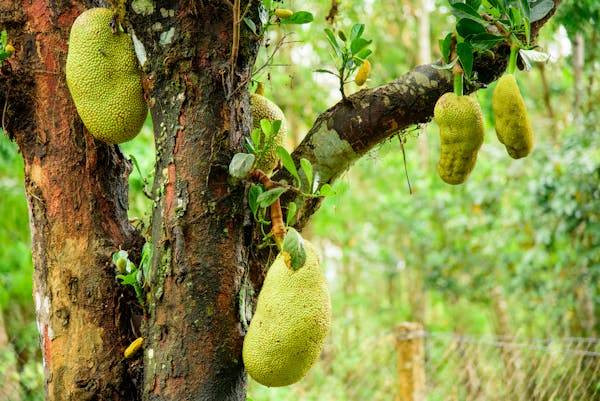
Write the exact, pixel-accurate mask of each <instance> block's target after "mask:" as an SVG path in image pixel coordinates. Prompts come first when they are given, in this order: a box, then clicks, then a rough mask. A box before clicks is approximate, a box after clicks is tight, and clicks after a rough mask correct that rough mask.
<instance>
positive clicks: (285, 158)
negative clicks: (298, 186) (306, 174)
mask: <svg viewBox="0 0 600 401" xmlns="http://www.w3.org/2000/svg"><path fill="white" fill-rule="evenodd" d="M276 152H277V156H279V159H280V160H281V164H283V167H285V169H286V170H287V171H289V173H290V174H291V175H292V177H294V178H295V179H296V180H298V183H300V176H299V175H298V170H297V169H296V165H295V164H294V160H293V159H292V156H290V154H289V152H288V151H287V150H286V149H285V148H284V147H283V146H278V147H277V150H276Z"/></svg>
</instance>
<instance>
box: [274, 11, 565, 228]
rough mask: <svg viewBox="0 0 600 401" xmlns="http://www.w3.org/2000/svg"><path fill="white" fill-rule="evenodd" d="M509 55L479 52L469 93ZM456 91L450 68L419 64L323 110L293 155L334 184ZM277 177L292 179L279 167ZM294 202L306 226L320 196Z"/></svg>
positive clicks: (536, 25) (496, 74)
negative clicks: (356, 162) (360, 159)
mask: <svg viewBox="0 0 600 401" xmlns="http://www.w3.org/2000/svg"><path fill="white" fill-rule="evenodd" d="M554 3H555V7H554V9H553V10H552V11H551V12H550V13H549V14H548V15H547V16H546V17H545V18H544V19H543V20H541V21H538V22H536V23H534V24H533V26H532V33H533V35H534V36H535V35H536V34H537V32H538V31H539V29H540V28H541V26H542V25H543V24H544V23H545V22H546V21H547V20H548V19H549V18H550V17H551V16H552V15H553V14H554V12H555V10H556V7H558V4H559V3H560V0H554ZM509 53H510V49H509V47H508V45H502V46H500V47H499V48H498V49H496V52H495V54H494V55H493V56H492V55H485V54H484V55H481V56H479V57H478V58H477V59H476V60H475V66H474V70H475V71H476V73H477V80H478V83H479V85H477V86H471V87H469V88H466V89H467V91H468V92H473V91H475V90H477V89H479V88H481V87H485V86H486V85H488V84H489V83H491V82H493V81H495V80H496V79H498V78H499V77H500V76H501V75H502V73H503V72H504V70H505V69H506V65H507V61H508V56H509ZM451 91H452V75H451V73H450V72H449V71H446V70H440V69H436V68H434V66H433V65H422V66H419V67H416V68H415V69H413V70H412V71H409V72H408V73H406V74H405V75H403V76H402V77H400V78H399V79H397V80H395V81H393V82H391V83H389V84H387V85H384V86H381V87H378V88H374V89H367V90H362V91H360V92H358V93H356V94H354V95H352V96H350V97H349V98H348V99H347V100H346V101H344V100H343V101H341V102H339V103H338V104H336V105H335V106H333V107H332V108H330V109H329V110H327V111H326V112H324V113H323V114H321V115H320V116H319V117H318V118H317V120H316V122H315V124H314V125H313V127H312V128H311V129H310V131H309V133H308V134H307V135H306V137H305V138H304V140H303V141H302V143H301V144H300V145H299V146H298V147H297V148H296V150H295V151H294V152H293V154H292V157H293V159H294V161H296V162H298V161H299V160H300V159H301V158H306V159H308V160H310V161H311V163H312V164H313V166H314V168H315V170H316V171H317V172H318V173H319V176H320V178H321V185H323V184H325V183H329V184H330V183H332V182H333V181H334V180H335V179H336V178H337V177H339V176H340V175H341V174H342V173H343V172H344V171H346V170H347V169H348V168H349V167H350V165H351V164H352V163H354V162H355V161H356V160H358V159H359V158H360V157H362V156H363V155H364V154H366V153H367V152H368V151H369V150H371V149H372V148H373V147H374V146H375V145H377V144H379V143H381V142H383V141H384V140H386V139H388V138H390V137H392V136H393V135H394V134H396V133H397V132H399V131H402V130H404V129H406V128H408V127H409V126H411V125H414V124H420V123H426V122H428V121H429V120H430V119H431V117H432V116H433V108H434V106H435V103H436V102H437V100H438V99H439V98H440V96H442V95H443V94H444V93H446V92H451ZM274 179H275V180H279V179H287V180H289V179H290V177H289V176H288V175H287V174H286V172H285V171H279V172H278V173H277V174H276V175H275V178H274ZM294 198H295V199H294ZM291 200H295V201H296V203H297V204H298V205H302V207H301V208H300V211H299V215H298V217H299V219H298V224H297V225H298V226H299V228H302V226H304V224H306V222H307V220H308V219H309V218H310V216H311V215H312V214H313V213H314V212H315V211H316V210H317V209H318V207H319V205H320V200H319V199H299V198H298V197H297V196H296V195H295V194H287V197H286V199H285V200H284V204H286V203H287V202H289V201H291Z"/></svg>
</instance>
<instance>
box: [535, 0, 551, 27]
mask: <svg viewBox="0 0 600 401" xmlns="http://www.w3.org/2000/svg"><path fill="white" fill-rule="evenodd" d="M553 8H554V1H552V0H541V1H538V2H536V3H535V5H533V6H532V7H531V12H530V19H531V22H536V21H539V20H541V19H542V18H544V17H545V16H546V15H548V13H549V12H550V11H552V9H553Z"/></svg>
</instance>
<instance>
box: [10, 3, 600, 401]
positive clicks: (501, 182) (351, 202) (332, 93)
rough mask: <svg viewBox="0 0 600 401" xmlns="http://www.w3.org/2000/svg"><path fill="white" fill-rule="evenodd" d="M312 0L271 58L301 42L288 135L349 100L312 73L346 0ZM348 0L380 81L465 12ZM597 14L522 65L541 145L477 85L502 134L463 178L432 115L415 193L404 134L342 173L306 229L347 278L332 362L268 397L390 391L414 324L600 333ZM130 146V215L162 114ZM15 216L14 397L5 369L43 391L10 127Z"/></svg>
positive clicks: (587, 9) (488, 142) (293, 59)
mask: <svg viewBox="0 0 600 401" xmlns="http://www.w3.org/2000/svg"><path fill="white" fill-rule="evenodd" d="M303 3H305V2H302V3H301V2H300V1H297V0H296V1H291V2H287V6H289V7H290V8H295V7H294V6H296V5H297V6H298V7H301V8H302V9H307V10H309V11H311V12H312V13H313V14H314V15H315V21H314V22H313V23H312V24H308V25H302V26H295V27H293V28H290V27H283V28H281V29H279V28H277V29H274V30H273V31H272V32H271V36H270V39H269V43H270V45H269V46H268V47H267V48H266V49H263V50H262V52H263V53H262V54H261V59H260V60H259V62H258V63H257V66H258V67H259V66H260V65H262V63H264V61H265V60H266V58H267V55H268V54H270V53H271V52H272V51H273V49H274V47H275V46H276V44H277V43H278V42H279V41H280V40H283V41H284V42H286V44H284V45H283V46H282V47H281V50H280V51H279V52H278V53H277V54H276V55H275V57H274V62H273V63H274V66H271V67H269V68H266V69H263V71H262V72H261V74H259V76H257V77H256V78H257V79H259V80H262V81H264V82H265V86H266V96H267V97H270V98H271V99H273V100H274V101H275V102H276V103H277V104H278V105H279V106H280V107H281V108H282V109H283V110H284V112H285V114H286V116H287V118H288V120H289V124H290V128H291V129H290V132H291V134H290V137H289V138H288V144H287V145H288V146H289V148H290V149H292V148H293V147H294V146H295V145H296V144H297V143H299V141H300V140H301V139H302V136H303V135H304V134H305V133H306V132H307V130H308V129H309V127H310V126H311V125H312V123H313V121H314V119H315V118H316V116H317V115H318V114H319V113H320V112H322V111H324V110H326V109H327V108H328V107H330V106H332V105H333V104H334V103H335V102H337V101H338V100H339V99H340V94H339V91H338V90H337V82H336V81H335V78H333V77H330V76H328V75H326V74H319V73H315V72H314V70H315V69H317V68H326V67H329V66H331V58H330V55H329V49H328V44H327V42H326V38H325V35H324V34H323V29H324V28H326V27H331V20H329V21H326V16H327V15H328V13H329V12H330V8H331V3H332V2H331V1H330V0H322V1H319V2H317V1H313V2H307V3H308V4H307V5H305V4H303ZM334 3H338V13H337V14H336V16H335V18H334V19H333V27H334V28H343V29H345V30H347V29H348V28H349V27H350V26H351V25H352V24H353V23H356V22H362V23H364V24H365V25H366V30H365V34H364V36H365V37H366V38H370V39H373V40H374V46H373V47H374V54H373V56H372V57H371V62H372V64H373V72H372V74H371V79H370V81H369V82H368V85H369V86H370V87H374V86H377V85H380V84H383V83H386V82H389V81H390V80H393V79H394V78H396V77H398V76H400V75H401V74H403V73H404V72H406V71H407V70H408V69H410V68H412V67H414V66H415V65H418V64H421V63H427V62H431V61H433V60H436V59H438V58H439V50H438V48H437V40H438V39H439V38H441V37H442V36H443V35H445V34H446V33H447V29H448V27H451V26H453V17H452V16H451V15H450V13H449V9H448V6H447V1H446V0H394V1H375V0H338V1H337V2H334ZM599 21H600V3H599V2H597V1H595V0H586V1H578V0H569V1H563V5H562V6H561V7H560V9H559V12H558V15H557V17H555V18H554V19H553V20H552V21H551V22H550V23H548V24H547V25H546V26H545V27H544V28H543V30H542V32H541V35H540V38H539V44H540V46H541V47H542V48H543V49H545V50H546V51H547V52H549V53H550V55H551V61H550V62H549V63H546V64H544V65H538V66H535V67H534V69H533V70H532V71H530V72H527V73H526V72H521V73H519V74H518V79H519V84H520V86H521V90H522V92H523V94H524V97H525V100H526V103H527V106H528V109H529V112H530V115H531V118H532V119H533V123H534V127H535V131H536V134H537V147H536V150H535V151H534V153H533V155H532V156H531V157H529V158H527V159H524V160H519V161H515V160H512V159H510V158H509V157H508V155H507V154H506V151H505V150H504V147H503V146H502V145H501V144H500V143H499V142H498V140H497V139H496V136H495V132H494V130H493V121H491V120H490V118H491V93H492V90H491V89H486V90H481V91H479V92H478V93H477V95H476V96H477V97H478V99H479V101H480V103H481V105H482V109H483V110H484V114H485V116H486V118H487V119H488V120H487V121H486V126H487V134H486V135H487V136H486V139H485V143H484V146H483V148H482V150H481V152H480V156H479V160H478V162H477V166H476V168H475V171H474V172H473V174H472V175H471V177H470V179H469V180H468V181H467V183H466V184H465V185H462V186H458V187H453V186H449V185H446V184H444V183H443V182H442V181H441V179H440V178H439V177H438V175H437V173H436V170H435V164H436V163H437V158H438V149H439V143H438V128H437V127H436V126H435V125H433V124H430V125H427V126H424V127H414V128H413V129H411V131H410V134H409V137H408V141H407V143H406V145H405V150H406V157H407V165H406V168H407V172H408V176H409V177H410V182H411V184H412V190H413V193H412V194H410V193H409V190H408V186H407V180H406V173H405V169H404V164H403V154H402V151H401V147H400V143H399V141H398V139H397V138H396V139H393V140H390V141H389V142H387V143H385V144H383V145H381V146H379V147H378V148H377V149H375V150H373V151H372V152H370V154H368V155H367V156H366V157H364V158H363V159H361V160H360V161H359V162H358V163H356V165H354V166H353V167H352V168H351V169H350V171H349V172H348V173H346V174H345V175H344V176H343V177H342V178H341V179H340V180H339V181H338V182H337V184H336V185H335V190H336V193H337V194H336V195H335V196H333V197H331V198H328V199H327V200H326V201H325V203H324V204H323V207H322V208H321V210H320V211H319V212H318V214H317V216H316V217H315V219H314V220H313V223H312V224H311V225H310V226H309V227H308V228H307V229H306V231H305V236H307V237H309V238H311V239H312V241H314V242H315V243H317V244H318V245H319V246H320V249H321V253H322V255H323V260H324V262H323V266H324V268H325V269H326V271H327V276H328V278H329V283H330V288H331V292H332V301H333V329H332V333H331V335H330V338H329V340H328V344H327V346H326V349H325V352H324V353H323V356H322V360H321V362H320V363H319V365H318V366H317V367H316V368H315V369H313V371H312V372H311V373H310V374H309V376H308V377H307V378H306V379H305V380H303V381H301V382H300V383H299V384H297V385H294V386H291V387H289V388H283V389H267V388H264V387H261V386H259V385H257V384H255V383H251V386H250V393H249V394H250V396H251V397H252V399H254V401H267V400H278V401H284V400H321V401H325V400H363V399H369V400H375V399H381V400H384V399H390V398H391V395H390V393H389V392H388V393H386V392H383V389H389V388H393V381H394V380H395V379H394V376H393V369H394V367H393V366H392V365H390V364H393V358H392V359H390V355H393V352H394V350H393V344H392V345H390V343H389V342H385V343H384V344H383V345H382V344H381V343H380V342H379V341H380V339H381V338H385V336H386V335H388V334H389V333H391V332H392V331H393V329H394V327H395V326H396V325H398V324H399V323H400V322H403V321H416V322H422V323H424V325H425V327H426V328H427V330H428V331H432V332H452V333H463V334H465V333H466V334H469V335H514V336H523V337H528V338H532V337H535V338H555V337H599V336H600V334H599V332H600V288H599V283H600V280H599V278H600V277H599V276H600V186H599V184H600V147H599V146H598V145H599V143H600V138H599V135H598V123H599V122H600V111H599V110H598V108H597V104H598V101H599V100H600V91H598V85H599V82H598V76H600V75H599V70H600V54H598V48H597V47H598V44H597V43H598V36H599V33H600V28H599V26H598V23H599ZM492 88H493V86H492ZM348 89H349V90H350V92H352V91H356V90H357V88H355V87H349V88H348ZM122 149H123V152H124V153H125V154H130V155H133V156H134V157H135V159H136V160H137V161H138V164H139V166H140V172H138V171H135V170H134V172H133V173H132V174H131V177H130V184H131V185H130V188H131V193H130V209H131V214H130V215H131V218H132V219H142V220H144V221H147V219H148V211H149V207H150V202H149V201H148V200H147V199H146V198H145V197H144V195H143V191H142V189H143V186H144V180H149V181H150V182H151V180H152V174H153V172H152V170H153V164H154V145H153V139H152V130H151V122H150V121H148V122H147V124H146V126H145V127H144V129H143V132H142V133H141V134H140V135H139V136H138V137H137V138H136V139H135V140H133V141H131V142H129V143H127V144H125V145H124V146H122ZM0 216H2V219H1V223H0V309H1V312H2V313H0V393H1V392H2V390H1V387H2V380H4V383H5V385H6V386H8V385H9V384H10V385H12V386H15V388H17V387H18V388H17V390H15V391H17V392H19V393H20V395H21V397H22V398H21V399H23V400H41V399H43V379H42V368H41V358H40V352H39V349H38V334H37V329H36V324H35V318H34V308H33V301H32V295H31V293H32V288H31V286H32V280H31V276H32V262H31V253H30V237H29V224H28V212H27V204H26V200H25V194H24V187H23V163H22V160H21V157H20V155H19V154H18V152H17V148H16V146H15V145H14V144H13V143H11V142H10V141H9V140H8V139H7V138H6V136H5V135H0ZM503 307H504V308H505V310H508V313H504V314H503V312H502V311H503ZM6 383H9V384H6ZM390 383H392V384H390ZM390 386H391V387H390ZM386 391H387V390H386ZM0 398H1V397H0ZM431 399H433V398H431ZM436 399H437V398H436ZM440 399H444V398H440ZM457 399H458V398H457Z"/></svg>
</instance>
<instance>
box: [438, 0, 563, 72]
mask: <svg viewBox="0 0 600 401" xmlns="http://www.w3.org/2000/svg"><path fill="white" fill-rule="evenodd" d="M448 1H449V3H450V6H451V11H452V14H453V15H454V16H455V17H456V21H457V22H456V26H455V29H454V31H455V32H453V33H449V34H447V35H446V36H445V37H444V38H443V39H441V40H440V41H439V45H440V50H441V53H442V57H443V60H444V63H446V64H445V65H443V66H442V68H447V69H450V68H452V67H454V65H455V64H456V63H457V62H459V63H460V66H461V67H462V70H463V71H464V73H465V75H466V77H467V78H468V79H472V78H474V76H473V61H474V58H475V53H483V52H486V51H490V50H491V49H493V48H494V47H496V46H498V45H499V44H501V43H508V44H509V45H511V46H513V47H517V48H519V49H531V47H532V45H531V23H532V22H536V21H539V20H541V19H542V18H544V17H545V16H546V15H547V14H548V13H549V12H550V11H551V10H552V9H553V7H554V2H553V1H552V0H465V1H458V0H448ZM538 53H539V52H538ZM527 56H528V54H527V53H525V54H523V53H521V57H522V58H523V59H525V58H526V57H527ZM538 56H539V55H537V54H534V55H533V59H531V58H530V59H528V60H527V61H537V59H539V58H540V57H538Z"/></svg>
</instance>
